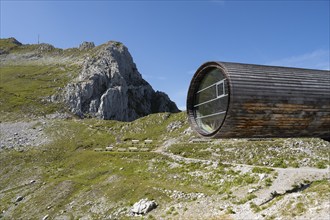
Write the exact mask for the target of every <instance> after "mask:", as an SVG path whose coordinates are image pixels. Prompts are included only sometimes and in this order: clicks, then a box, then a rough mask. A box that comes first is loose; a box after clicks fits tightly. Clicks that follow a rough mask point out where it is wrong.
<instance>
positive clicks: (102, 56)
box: [64, 41, 179, 121]
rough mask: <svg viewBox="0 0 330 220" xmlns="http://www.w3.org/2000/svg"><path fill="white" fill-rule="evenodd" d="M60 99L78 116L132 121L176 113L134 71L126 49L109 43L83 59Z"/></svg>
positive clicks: (174, 106)
mask: <svg viewBox="0 0 330 220" xmlns="http://www.w3.org/2000/svg"><path fill="white" fill-rule="evenodd" d="M64 100H65V102H66V103H67V104H68V106H69V108H70V109H71V111H72V112H73V113H75V114H76V115H79V116H80V117H85V116H92V117H98V118H101V119H113V120H120V121H133V120H135V119H137V118H139V117H143V116H145V115H148V114H151V113H156V112H178V111H179V110H178V108H177V106H176V105H175V103H174V102H172V101H171V100H170V99H169V97H168V96H167V95H166V94H165V93H163V92H155V91H154V90H153V88H152V87H151V86H150V84H149V83H147V82H146V81H145V80H144V79H143V78H142V76H141V74H140V73H139V72H138V70H137V67H136V65H135V63H134V62H133V59H132V57H131V55H130V53H129V52H128V49H127V48H126V47H125V46H124V45H123V44H121V43H119V42H113V41H110V42H108V43H106V44H104V45H101V46H100V48H98V50H97V52H96V53H95V54H94V55H93V56H91V57H88V58H86V60H85V61H84V64H83V69H82V71H81V73H80V74H79V76H78V78H77V79H76V80H75V82H74V83H71V84H69V85H68V86H67V87H66V88H65V90H64Z"/></svg>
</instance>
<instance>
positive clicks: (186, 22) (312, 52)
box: [0, 0, 330, 109]
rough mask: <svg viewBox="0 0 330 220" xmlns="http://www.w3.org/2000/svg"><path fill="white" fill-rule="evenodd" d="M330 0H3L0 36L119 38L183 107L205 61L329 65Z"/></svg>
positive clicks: (71, 42) (72, 41)
mask: <svg viewBox="0 0 330 220" xmlns="http://www.w3.org/2000/svg"><path fill="white" fill-rule="evenodd" d="M329 14H330V2H329V0H326V1H321V0H305V1H299V0H293V1H284V0H283V1H280V0H278V1H275V0H273V1H266V0H264V1H262V0H259V1H248V0H245V1H230V0H228V1H226V0H225V1H216V0H209V1H208V0H204V1H193V0H191V1H174V0H172V1H170V0H168V1H166V0H163V1H138V0H135V1H105V0H104V1H4V0H1V28H0V36H1V38H7V37H15V38H16V39H17V40H19V41H20V42H22V43H24V44H32V43H37V40H38V34H39V35H40V42H45V43H50V44H52V45H54V46H55V47H59V48H70V47H77V46H79V44H80V43H81V42H83V41H93V42H94V43H95V44H96V45H99V44H102V43H105V42H107V41H109V40H116V41H120V42H123V43H124V44H125V45H126V46H127V47H128V49H129V51H130V53H131V54H132V56H133V59H134V62H135V63H136V64H137V67H138V69H139V72H140V73H141V74H142V76H143V77H144V79H146V80H147V81H148V82H149V83H150V84H151V85H152V86H153V88H154V89H155V90H160V91H164V92H166V93H167V94H168V95H169V96H170V98H171V99H172V100H174V101H175V102H176V103H177V105H178V107H179V108H181V109H185V102H186V94H187V89H188V86H189V83H190V80H191V78H192V76H193V74H194V72H195V70H196V69H197V68H198V67H199V66H200V65H201V64H202V63H204V62H206V61H213V60H219V61H228V62H243V63H254V64H269V65H283V66H293V67H302V68H315V69H329V66H330V61H329V60H330V55H329V53H330V43H329V39H330V34H329V32H330V24H329V21H330V15H329Z"/></svg>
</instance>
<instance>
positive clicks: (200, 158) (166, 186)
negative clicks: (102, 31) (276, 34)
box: [0, 113, 330, 219]
mask: <svg viewBox="0 0 330 220" xmlns="http://www.w3.org/2000/svg"><path fill="white" fill-rule="evenodd" d="M47 123H48V124H47V125H45V126H46V127H45V130H46V132H47V136H48V137H50V138H51V139H52V140H53V141H52V143H50V144H47V145H45V146H41V147H33V146H31V147H26V148H24V150H23V152H20V151H21V150H18V151H16V150H3V151H1V153H0V161H1V167H2V169H1V170H0V175H1V180H0V210H3V211H5V212H4V214H3V215H2V216H3V217H2V218H4V219H11V217H15V218H24V217H26V216H31V217H32V218H42V217H43V216H45V215H49V216H52V218H53V217H54V218H55V217H56V216H58V217H59V216H62V217H63V216H67V217H68V218H69V219H78V218H80V217H86V216H88V217H89V218H91V219H104V218H108V217H109V216H113V217H114V216H117V217H119V218H128V216H127V215H128V213H129V210H130V207H131V206H132V205H133V204H134V203H135V202H137V201H138V200H140V199H142V198H149V199H155V200H156V201H157V203H158V204H159V207H158V208H157V209H156V210H155V211H153V213H151V214H150V215H149V217H150V218H152V217H155V218H157V219H158V218H159V217H163V218H176V217H178V216H179V215H185V213H189V204H195V203H196V202H197V201H199V200H200V199H204V198H211V199H213V200H214V202H215V201H217V199H221V201H226V202H227V203H228V204H232V205H231V206H225V208H224V207H222V209H225V210H223V212H224V213H229V214H230V211H231V209H232V208H233V207H235V205H249V203H250V202H251V201H252V200H253V199H255V198H256V195H254V194H247V193H246V192H245V193H241V194H237V193H236V191H237V190H242V189H245V191H247V190H248V189H250V188H253V187H256V186H257V185H258V187H260V188H267V187H270V186H271V185H272V182H273V181H274V180H275V179H276V178H277V175H278V174H277V171H276V169H274V168H276V167H297V166H300V165H302V164H300V161H301V158H310V164H307V165H310V166H316V167H317V166H319V164H323V165H322V167H320V168H324V166H326V165H328V164H329V152H328V151H327V149H328V148H329V143H327V142H324V141H322V140H319V139H278V140H264V141H261V142H260V141H246V140H245V141H244V140H241V141H234V140H222V141H220V142H219V141H211V142H205V143H204V142H203V143H192V142H189V140H194V139H195V138H196V137H194V136H193V135H191V134H190V133H189V132H187V131H186V130H187V128H188V124H187V123H186V116H185V113H178V114H167V113H161V114H160V113H159V114H154V115H149V116H147V117H144V118H141V119H139V120H136V121H134V122H129V123H128V122H117V121H102V120H97V119H85V120H75V119H69V120H51V121H48V122H47ZM173 124H180V125H179V126H177V127H176V128H175V129H173V126H172V125H173ZM145 139H151V140H153V143H152V144H151V145H146V144H144V142H143V140H145ZM132 140H140V142H139V144H133V143H132ZM169 140H175V141H176V143H175V144H172V145H171V146H169V148H168V149H167V150H166V149H163V150H164V152H168V153H170V154H171V155H174V156H175V155H178V156H182V158H188V159H190V158H195V160H193V161H185V160H177V159H175V158H172V157H171V156H168V155H166V154H162V153H159V149H160V148H163V146H165V145H166V143H167V142H168V141H169ZM297 142H300V145H301V146H300V147H301V148H300V149H301V151H304V150H305V151H308V150H309V149H312V150H313V152H312V156H311V155H309V156H308V155H306V154H304V153H299V152H297V151H295V150H294V149H292V151H290V150H289V149H290V147H292V146H295V143H297ZM109 145H111V146H112V147H113V149H112V151H105V149H106V147H108V146H109ZM311 145H312V146H313V147H312V148H310V147H311ZM132 147H133V148H137V149H134V152H132V151H131V152H130V148H132ZM142 148H147V150H146V151H142V150H141V149H142ZM248 149H250V150H248ZM272 149H273V150H272ZM121 151H123V152H121ZM235 152H236V153H235ZM274 152H276V156H274ZM251 154H253V155H255V156H253V157H251ZM238 155H239V156H238ZM267 155H269V158H268V160H266V159H265V158H267ZM293 158H294V159H293ZM278 160H280V161H281V162H280V163H277V162H276V161H278ZM264 161H268V163H269V164H268V168H266V167H265V166H264V164H262V163H263V162H264ZM235 163H247V164H249V165H250V166H251V167H250V168H248V170H247V172H246V171H245V172H242V170H240V169H237V165H235ZM284 164H285V166H284ZM260 166H261V167H260ZM271 167H274V168H271ZM262 173H264V174H265V175H266V176H267V178H266V179H265V180H263V181H262V182H260V177H259V176H260V174H262ZM31 182H33V183H31ZM329 190H330V184H329V182H328V181H321V182H317V183H315V184H313V185H311V187H310V188H309V191H313V192H314V191H315V193H314V194H318V195H319V196H320V198H323V200H324V199H326V198H327V195H329ZM243 191H244V190H243ZM324 192H326V193H325V194H323V193H324ZM19 196H22V197H24V199H23V200H22V201H20V202H15V200H16V198H17V197H19ZM277 200H278V201H281V198H278V199H277ZM321 200H322V199H321ZM323 200H322V201H323ZM313 201H314V200H313ZM178 203H181V204H182V207H181V208H178V207H177V205H176V204H178ZM251 204H254V203H251ZM273 205H276V201H274V204H273ZM249 206H250V205H249ZM268 206H269V207H262V208H263V209H265V210H267V209H268V208H270V207H271V206H272V205H268ZM291 206H292V205H291ZM251 207H252V208H253V207H254V206H253V205H251ZM307 207H308V204H307V205H306V204H304V206H303V208H304V209H307ZM252 208H251V209H252ZM262 208H261V209H260V208H256V209H255V212H256V213H258V212H261V211H262ZM227 209H228V210H227ZM283 213H286V214H285V215H289V216H291V213H287V212H285V210H283ZM303 213H304V212H303V211H302V212H301V213H296V215H298V216H299V215H301V214H303Z"/></svg>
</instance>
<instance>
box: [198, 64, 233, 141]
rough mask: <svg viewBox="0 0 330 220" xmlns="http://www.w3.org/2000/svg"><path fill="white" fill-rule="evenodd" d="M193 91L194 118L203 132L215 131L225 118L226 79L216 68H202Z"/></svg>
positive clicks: (226, 102) (227, 96)
mask: <svg viewBox="0 0 330 220" xmlns="http://www.w3.org/2000/svg"><path fill="white" fill-rule="evenodd" d="M202 77H203V78H202V79H201V80H200V83H199V87H198V89H197V90H196V92H195V99H194V106H193V107H194V118H195V122H196V124H197V126H198V127H199V128H200V129H201V130H202V132H203V133H205V134H206V135H207V134H212V133H213V132H215V131H217V130H218V129H219V128H220V126H221V125H222V122H223V120H224V119H225V116H226V112H227V108H228V99H229V94H228V80H227V79H226V77H225V75H224V74H223V72H222V71H221V70H220V69H218V68H211V69H209V70H204V73H202Z"/></svg>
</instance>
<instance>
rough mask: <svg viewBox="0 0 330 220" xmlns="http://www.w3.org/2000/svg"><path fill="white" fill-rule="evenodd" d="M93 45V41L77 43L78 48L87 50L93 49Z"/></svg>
mask: <svg viewBox="0 0 330 220" xmlns="http://www.w3.org/2000/svg"><path fill="white" fill-rule="evenodd" d="M94 47H95V44H94V42H86V41H84V42H82V44H80V45H79V50H89V49H93V48H94Z"/></svg>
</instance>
